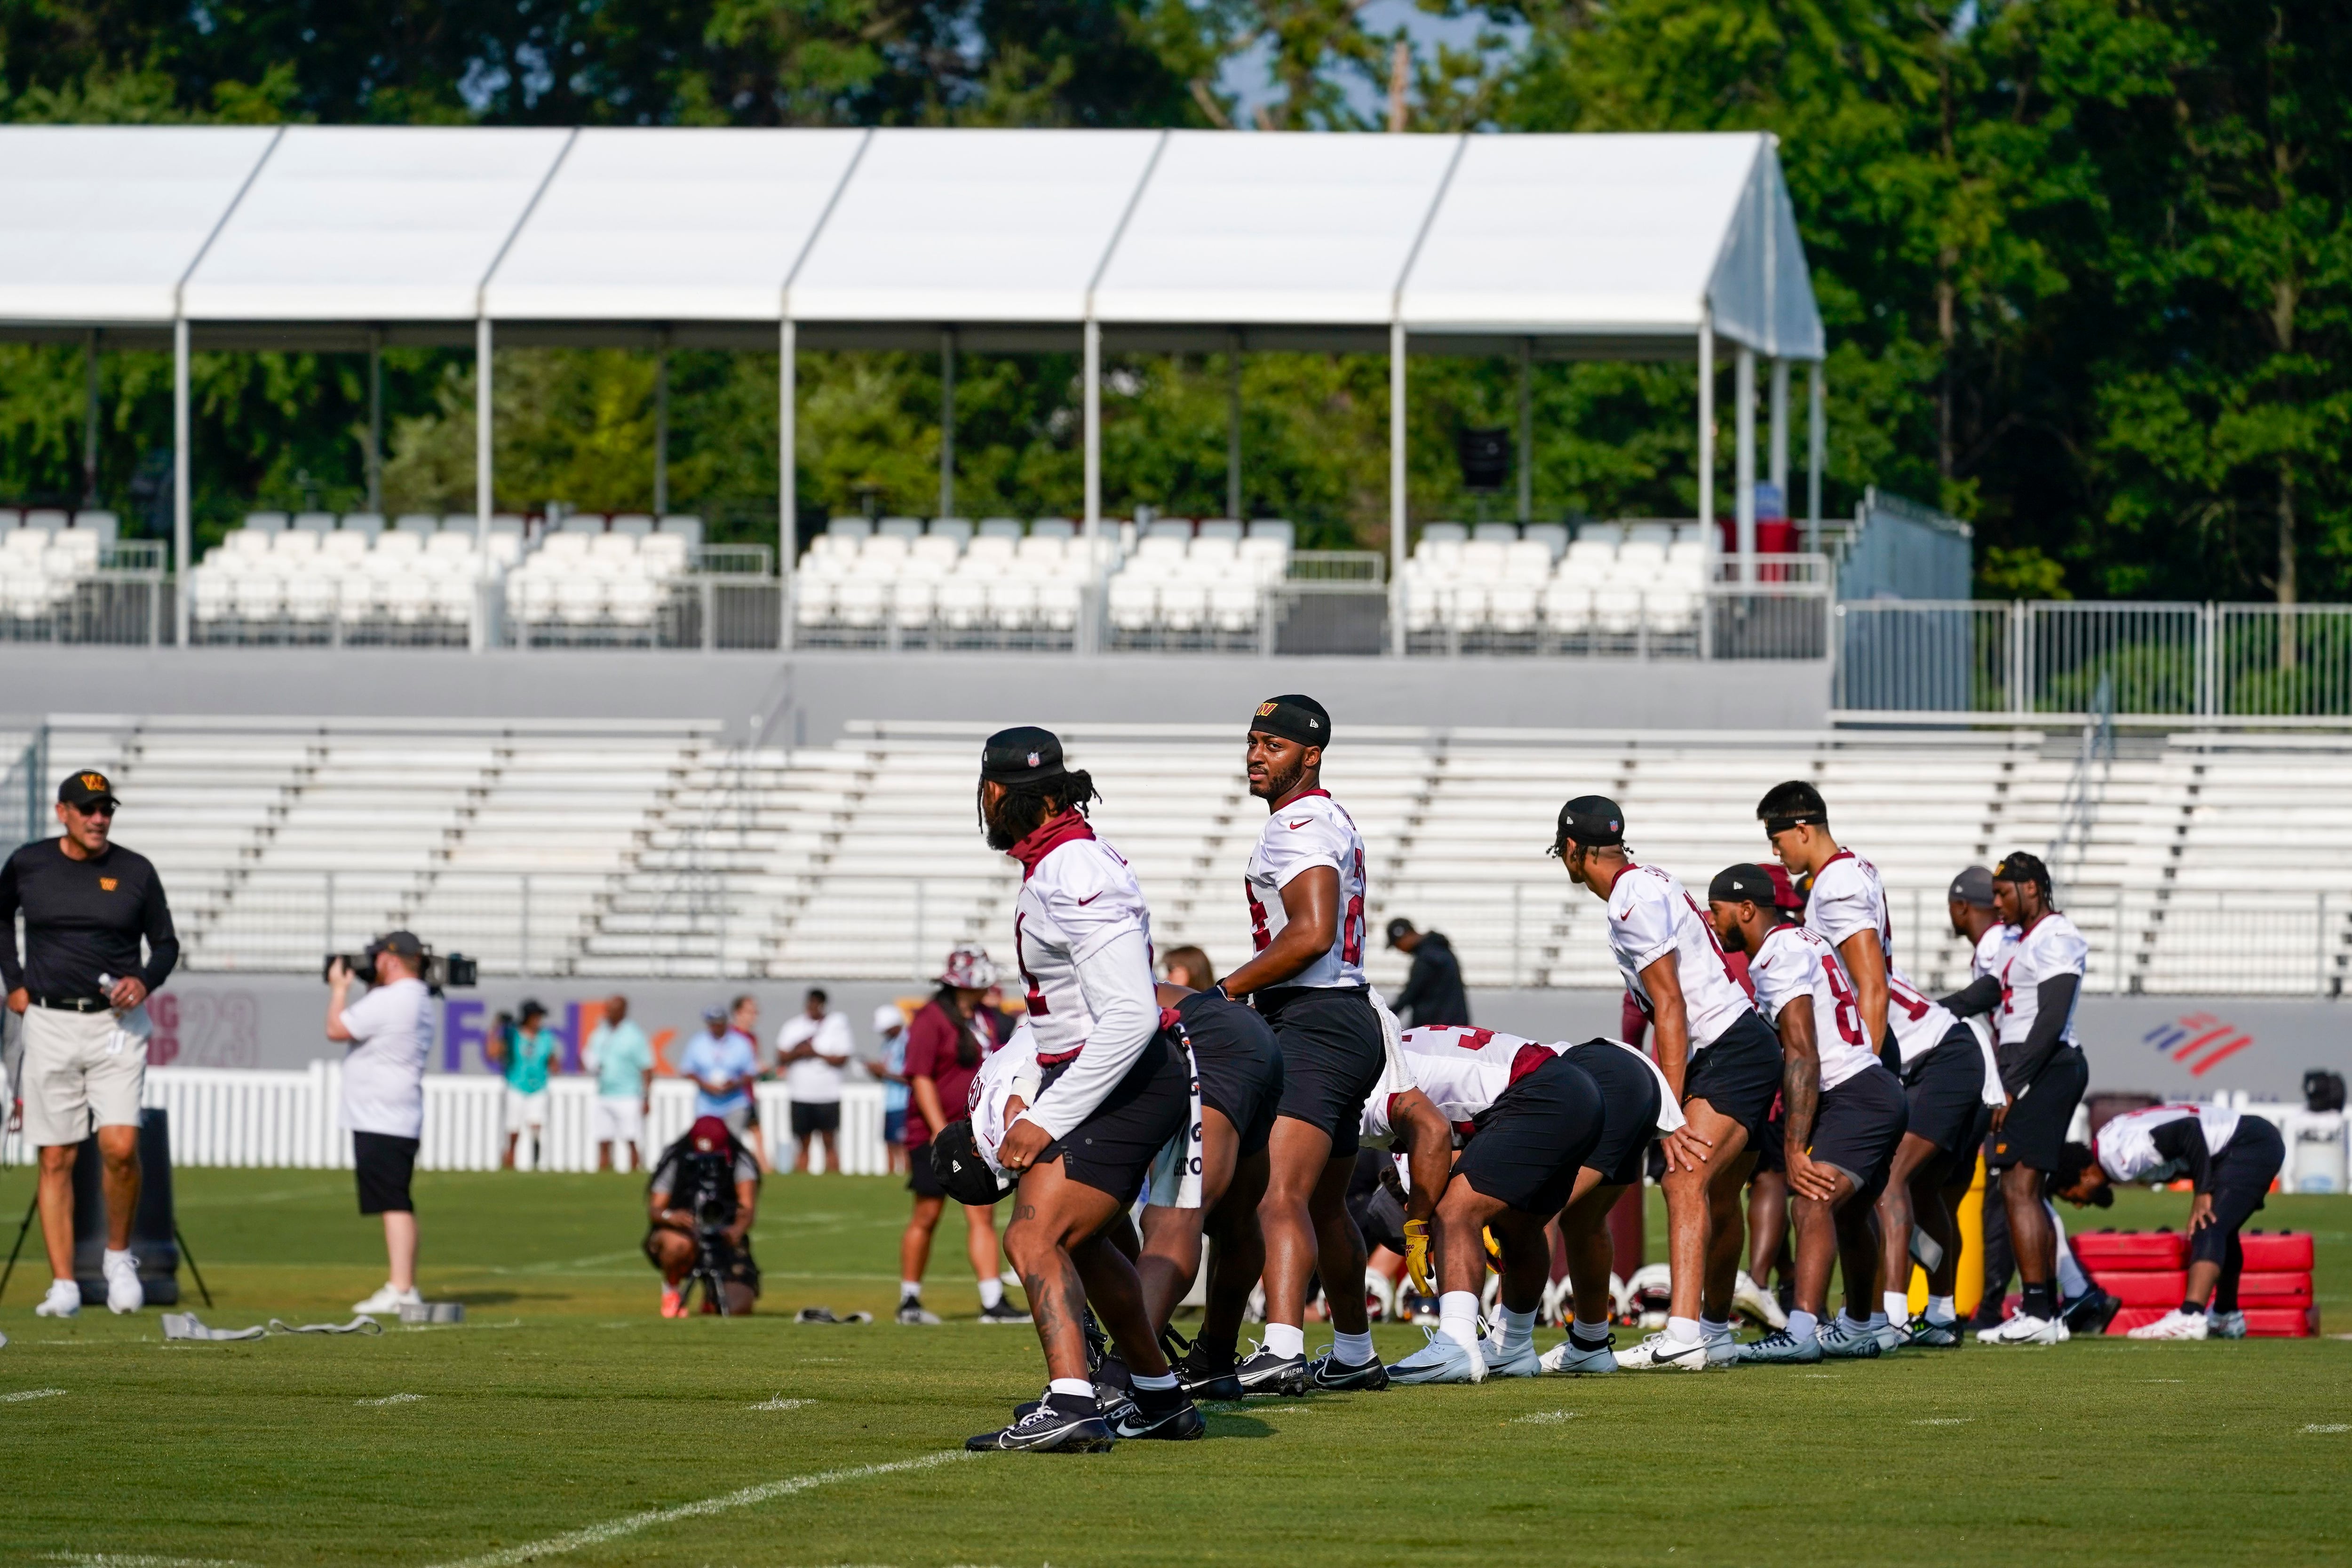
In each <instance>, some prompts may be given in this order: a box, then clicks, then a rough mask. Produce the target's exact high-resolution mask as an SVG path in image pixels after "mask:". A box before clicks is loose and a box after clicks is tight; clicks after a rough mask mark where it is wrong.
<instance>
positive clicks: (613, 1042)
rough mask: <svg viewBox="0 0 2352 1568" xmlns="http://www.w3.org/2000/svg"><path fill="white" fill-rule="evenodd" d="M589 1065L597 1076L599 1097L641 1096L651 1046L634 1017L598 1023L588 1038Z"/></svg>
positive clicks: (626, 1098) (622, 1098) (633, 1097)
mask: <svg viewBox="0 0 2352 1568" xmlns="http://www.w3.org/2000/svg"><path fill="white" fill-rule="evenodd" d="M588 1065H589V1067H590V1068H591V1069H592V1070H593V1071H594V1073H595V1074H596V1092H597V1093H598V1094H601V1095H604V1096H606V1097H607V1098H609V1099H613V1100H636V1099H638V1098H640V1097H641V1096H642V1095H643V1093H644V1084H645V1075H646V1071H647V1069H649V1068H652V1066H653V1065H654V1047H653V1043H652V1042H651V1041H649V1040H647V1039H646V1032H645V1031H644V1030H643V1029H640V1028H638V1027H637V1025H636V1020H635V1019H634V1018H624V1019H622V1020H621V1022H619V1023H618V1024H599V1025H597V1026H596V1028H595V1031H594V1032H593V1034H591V1035H590V1036H589V1037H588Z"/></svg>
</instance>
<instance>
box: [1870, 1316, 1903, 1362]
mask: <svg viewBox="0 0 2352 1568" xmlns="http://www.w3.org/2000/svg"><path fill="white" fill-rule="evenodd" d="M1870 1331H1871V1333H1872V1335H1873V1336H1874V1337H1875V1338H1876V1339H1877V1341H1878V1353H1879V1354H1881V1355H1893V1354H1894V1353H1895V1352H1896V1351H1899V1350H1901V1349H1902V1348H1903V1347H1904V1346H1906V1345H1907V1344H1909V1343H1910V1342H1911V1324H1910V1321H1909V1320H1908V1319H1906V1320H1905V1321H1902V1322H1900V1323H1895V1322H1885V1321H1881V1322H1876V1323H1873V1324H1872V1325H1871V1326H1870Z"/></svg>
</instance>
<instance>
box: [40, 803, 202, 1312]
mask: <svg viewBox="0 0 2352 1568" xmlns="http://www.w3.org/2000/svg"><path fill="white" fill-rule="evenodd" d="M58 822H59V823H60V824H62V825H63V826H64V827H65V833H64V835H63V836H62V837H57V838H44V839H39V840H37V841H36V842H34V843H31V844H26V845H23V846H21V847H19V848H18V849H17V850H16V853H15V854H13V855H11V856H9V857H8V860H7V863H6V864H5V866H0V983H5V984H6V986H7V989H8V1009H9V1011H11V1012H13V1013H17V1014H20V1015H22V1016H23V1017H24V1020H25V1023H24V1046H25V1054H24V1079H23V1084H22V1087H21V1089H20V1091H19V1092H20V1094H21V1096H22V1099H23V1102H24V1114H25V1141H26V1142H28V1143H31V1144H32V1145H34V1146H35V1147H36V1148H37V1149H39V1150H40V1152H41V1186H40V1199H41V1234H42V1236H43V1237H45V1238H46V1239H47V1242H48V1247H49V1272H50V1274H51V1275H52V1276H53V1277H54V1278H53V1279H52V1280H51V1282H50V1284H49V1293H48V1296H47V1299H46V1300H43V1301H42V1302H41V1304H40V1305H39V1306H38V1307H37V1308H35V1309H34V1310H35V1311H37V1313H39V1314H40V1315H41V1316H43V1317H47V1318H70V1317H72V1316H73V1315H74V1314H75V1313H76V1312H79V1310H81V1288H80V1287H79V1286H78V1285H76V1284H75V1283H74V1256H73V1254H74V1194H73V1167H74V1154H75V1152H76V1151H77V1150H78V1149H79V1147H80V1145H81V1142H82V1140H83V1139H85V1138H87V1137H89V1133H90V1128H91V1126H92V1124H93V1123H95V1125H96V1126H97V1129H98V1152H99V1153H100V1156H101V1157H102V1158H103V1160H104V1162H105V1166H106V1214H107V1247H106V1258H105V1274H106V1304H107V1306H108V1307H109V1308H110V1309H111V1310H114V1311H117V1312H135V1311H137V1310H139V1309H140V1308H141V1307H142V1306H144V1305H146V1300H145V1296H144V1293H143V1292H142V1290H141V1289H140V1286H139V1260H138V1259H137V1258H133V1257H131V1215H132V1214H133V1213H135V1212H136V1211H137V1209H138V1207H139V1100H140V1092H141V1090H142V1088H143V1087H144V1085H145V1079H146V1076H147V1036H148V1033H149V1028H150V1026H149V1024H148V1021H147V997H148V994H149V993H150V992H152V991H153V990H154V989H155V987H157V986H158V985H161V984H163V981H164V979H165V978H166V977H167V976H169V975H170V974H171V973H172V966H173V963H177V962H178V960H179V957H180V939H179V937H178V936H177V935H175V934H174V933H173V930H172V911H171V909H170V907H169V906H168V905H167V904H165V902H164V901H163V880H162V879H160V878H158V877H157V876H156V874H155V867H154V865H153V863H152V862H151V861H150V860H149V859H148V858H146V857H145V856H143V855H139V854H134V853H133V852H131V850H128V849H125V848H123V847H121V846H119V845H117V844H115V843H113V842H111V838H110V835H111V834H112V831H113V827H114V786H113V785H112V784H109V783H107V781H106V775H105V774H103V773H97V772H87V773H72V774H68V776H67V778H66V781H65V782H64V783H63V784H59V785H58ZM19 912H22V914H23V915H24V917H25V949H26V951H25V953H24V955H23V957H22V958H21V959H20V958H19V957H18V955H17V952H16V916H17V914H18V913H19ZM142 938H143V939H145V942H146V946H147V954H146V958H145V960H144V962H142V960H141V957H140V942H141V939H142Z"/></svg>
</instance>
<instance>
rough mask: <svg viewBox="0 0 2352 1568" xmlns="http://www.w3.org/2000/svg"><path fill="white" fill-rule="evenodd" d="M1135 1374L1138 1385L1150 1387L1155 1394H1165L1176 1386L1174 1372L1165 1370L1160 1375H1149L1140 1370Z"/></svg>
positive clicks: (1139, 1386)
mask: <svg viewBox="0 0 2352 1568" xmlns="http://www.w3.org/2000/svg"><path fill="white" fill-rule="evenodd" d="M1133 1376H1134V1378H1135V1386H1136V1387H1138V1388H1148V1389H1150V1391H1151V1392H1152V1393H1154V1394H1165V1393H1167V1392H1168V1391H1169V1390H1170V1389H1171V1388H1173V1387H1175V1386H1176V1374H1175V1373H1172V1372H1163V1373H1160V1375H1159V1376H1158V1377H1147V1376H1146V1375H1144V1374H1143V1373H1134V1374H1133Z"/></svg>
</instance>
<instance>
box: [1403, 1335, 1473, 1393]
mask: <svg viewBox="0 0 2352 1568" xmlns="http://www.w3.org/2000/svg"><path fill="white" fill-rule="evenodd" d="M1426 1332H1427V1333H1428V1335H1429V1342H1428V1343H1427V1344H1425V1345H1423V1346H1422V1347H1421V1349H1419V1350H1417V1351H1415V1352H1412V1354H1411V1355H1409V1356H1407V1357H1405V1358H1404V1360H1402V1361H1393V1362H1391V1363H1389V1381H1390V1382H1391V1383H1484V1382H1485V1381H1486V1358H1485V1357H1483V1356H1481V1355H1480V1354H1479V1353H1478V1352H1476V1351H1475V1350H1472V1349H1470V1348H1469V1347H1468V1346H1466V1345H1464V1344H1462V1343H1460V1342H1457V1341H1456V1340H1455V1339H1454V1336H1453V1335H1451V1334H1448V1333H1446V1332H1444V1331H1442V1330H1438V1329H1430V1330H1427V1331H1426Z"/></svg>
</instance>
